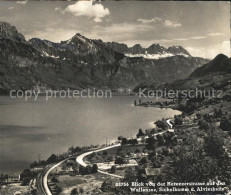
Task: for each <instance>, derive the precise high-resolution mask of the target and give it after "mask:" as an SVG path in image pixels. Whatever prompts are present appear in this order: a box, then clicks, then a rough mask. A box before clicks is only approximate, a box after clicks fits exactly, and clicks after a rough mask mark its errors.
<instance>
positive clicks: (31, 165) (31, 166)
mask: <svg viewBox="0 0 231 195" xmlns="http://www.w3.org/2000/svg"><path fill="white" fill-rule="evenodd" d="M37 166H38V163H37V161H34V162H33V163H31V164H30V168H34V167H37Z"/></svg>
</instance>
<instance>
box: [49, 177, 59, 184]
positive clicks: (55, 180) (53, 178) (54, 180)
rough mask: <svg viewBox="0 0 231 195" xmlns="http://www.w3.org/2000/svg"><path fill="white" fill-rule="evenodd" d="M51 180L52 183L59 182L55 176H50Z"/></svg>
mask: <svg viewBox="0 0 231 195" xmlns="http://www.w3.org/2000/svg"><path fill="white" fill-rule="evenodd" d="M51 181H52V182H54V183H58V182H59V181H58V179H57V178H55V177H52V178H51Z"/></svg>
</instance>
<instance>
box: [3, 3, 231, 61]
mask: <svg viewBox="0 0 231 195" xmlns="http://www.w3.org/2000/svg"><path fill="white" fill-rule="evenodd" d="M0 21H4V22H9V23H10V24H12V25H14V26H16V28H17V29H18V31H19V32H21V33H22V34H23V35H24V36H25V38H26V39H30V38H33V37H37V38H41V39H47V40H50V41H54V42H60V41H64V40H68V39H70V38H71V37H72V36H74V35H75V34H76V33H80V34H82V35H84V36H86V37H87V38H91V39H102V40H103V41H110V42H111V41H115V42H120V43H125V44H127V45H128V46H133V45H135V44H141V45H142V46H143V47H148V46H150V45H151V44H157V43H159V44H160V45H163V46H165V47H169V46H173V45H175V46H178V45H180V46H183V47H184V48H185V49H187V50H188V51H189V52H190V53H191V55H193V56H198V57H204V58H209V59H212V58H214V57H215V56H216V55H217V54H219V53H223V54H225V55H228V56H230V4H229V2H221V1H219V2H216V1H210V2H209V1H208V2H200V1H196V2H195V1H194V2H193V1H181V2H180V1H169V2H166V1H145V2H144V1H109V2H108V1H103V2H91V1H78V2H67V1H32V2H28V1H17V2H16V1H1V2H0Z"/></svg>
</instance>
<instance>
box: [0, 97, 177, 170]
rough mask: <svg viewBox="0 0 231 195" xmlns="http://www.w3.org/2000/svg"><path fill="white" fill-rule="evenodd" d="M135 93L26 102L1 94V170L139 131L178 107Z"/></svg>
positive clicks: (42, 99) (20, 166)
mask: <svg viewBox="0 0 231 195" xmlns="http://www.w3.org/2000/svg"><path fill="white" fill-rule="evenodd" d="M134 99H135V97H133V96H114V97H112V98H111V99H109V98H108V99H105V98H104V99H96V98H95V99H94V98H92V99H60V98H57V99H50V100H49V101H48V102H47V101H45V97H39V99H38V101H32V100H30V101H23V100H19V99H11V98H10V97H6V96H1V97H0V173H8V172H10V173H13V172H19V171H21V170H22V169H24V168H26V167H28V165H29V163H30V162H33V161H34V160H37V159H38V154H39V153H40V154H41V159H46V158H47V157H48V156H50V155H51V154H52V153H55V154H58V153H62V152H65V151H67V148H68V147H70V146H72V145H73V146H77V145H78V146H84V145H91V144H103V143H105V142H106V137H107V139H108V140H113V139H115V138H117V137H118V136H119V135H122V136H127V137H130V136H131V135H132V136H135V134H136V133H137V131H138V129H139V128H142V129H146V128H151V127H153V121H155V120H157V119H161V118H163V117H171V116H174V115H175V114H178V113H179V112H178V111H176V110H171V109H159V108H145V107H134V106H133V101H134Z"/></svg>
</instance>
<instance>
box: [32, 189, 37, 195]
mask: <svg viewBox="0 0 231 195" xmlns="http://www.w3.org/2000/svg"><path fill="white" fill-rule="evenodd" d="M30 193H31V194H32V195H37V194H38V191H37V189H35V188H34V189H33V190H31V191H30Z"/></svg>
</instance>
